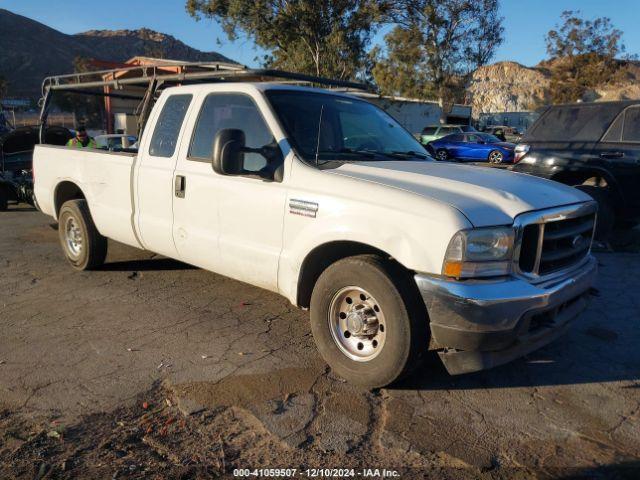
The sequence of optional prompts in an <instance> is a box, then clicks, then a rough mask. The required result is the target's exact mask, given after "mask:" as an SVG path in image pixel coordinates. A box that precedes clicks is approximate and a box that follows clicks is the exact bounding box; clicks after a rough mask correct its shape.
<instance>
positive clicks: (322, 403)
mask: <svg viewBox="0 0 640 480" xmlns="http://www.w3.org/2000/svg"><path fill="white" fill-rule="evenodd" d="M598 259H599V261H600V267H601V270H600V277H599V282H598V290H599V295H598V296H596V297H595V298H593V300H592V303H591V305H590V307H589V309H588V311H587V312H585V314H583V315H582V316H581V318H580V319H579V321H578V322H577V323H576V324H575V325H574V327H573V329H572V330H571V331H570V333H569V334H567V335H566V336H564V337H563V338H561V339H559V340H558V341H557V342H555V343H553V344H552V345H549V346H548V347H546V348H544V349H542V350H540V351H538V352H536V353H535V354H532V355H530V356H529V357H527V358H525V359H522V360H518V361H516V362H513V363H512V364H510V365H507V366H504V367H500V368H496V369H494V370H492V371H487V372H481V373H478V374H471V375H466V376H461V377H450V376H448V375H447V374H446V372H445V371H444V369H443V368H442V367H441V366H440V365H439V364H438V362H437V359H431V360H430V361H429V362H428V364H427V365H425V367H424V368H423V369H422V370H421V371H420V372H417V373H416V374H415V375H414V376H413V377H411V378H409V379H407V380H406V381H405V382H404V383H403V384H401V385H397V386H395V387H394V388H391V389H382V390H378V391H374V392H364V391H361V390H358V389H356V388H353V387H351V386H350V385H348V384H345V383H343V382H341V381H340V380H339V379H337V378H335V377H334V376H333V375H332V373H331V371H330V370H328V369H327V368H326V367H325V365H324V364H323V362H322V360H321V359H320V358H319V356H318V354H317V353H316V350H315V347H314V345H313V339H312V338H311V334H310V328H309V322H308V316H307V313H305V312H302V311H299V310H297V309H296V308H294V307H292V306H291V305H290V304H289V303H288V302H287V301H286V300H285V299H283V298H281V297H279V296H277V295H275V294H273V293H270V292H266V291H264V290H260V289H257V288H254V287H251V286H249V285H246V284H242V283H239V282H236V281H233V280H230V279H227V278H224V277H221V276H218V275H215V274H212V273H209V272H205V271H203V270H199V269H195V268H192V267H190V266H188V265H184V264H182V263H179V262H175V261H173V260H168V259H164V258H161V257H156V256H154V255H152V254H150V253H148V252H141V251H138V250H134V249H131V248H128V247H125V246H122V245H119V244H116V243H110V251H109V257H108V264H107V265H106V266H105V267H104V268H103V269H101V270H100V271H96V272H82V273H78V272H74V271H72V270H71V268H70V267H68V266H67V265H66V263H65V261H64V259H63V257H62V253H61V251H60V248H59V246H58V243H57V232H56V230H55V225H52V220H51V219H50V218H48V217H45V216H44V215H42V214H40V213H38V212H36V211H33V210H32V209H30V208H28V207H25V206H20V207H12V209H11V210H10V211H9V212H3V213H0V272H1V274H0V322H1V323H0V325H1V327H2V333H1V334H0V412H1V413H0V477H1V478H5V477H7V478H9V477H27V478H34V477H35V478H72V477H78V476H83V477H94V478H119V477H123V478H124V477H139V478H166V477H175V478H207V477H211V476H216V475H218V476H228V475H231V474H232V473H233V469H234V468H269V467H279V468H281V467H291V468H298V469H305V468H325V467H326V468H355V469H356V470H355V474H356V476H357V474H358V473H366V472H363V471H362V470H361V469H362V468H387V469H396V470H398V472H399V473H400V475H402V478H413V477H416V478H419V477H424V476H428V477H429V478H451V477H456V478H458V477H461V478H513V477H519V478H538V477H567V478H569V477H570V478H574V476H576V475H577V476H584V477H586V478H592V477H596V478H609V477H610V476H617V477H618V478H638V477H639V476H640V462H639V460H638V458H640V390H639V388H640V349H639V348H638V344H639V343H640V331H639V329H638V324H639V323H640V322H639V321H640V296H639V294H638V292H640V254H637V253H599V254H598Z"/></svg>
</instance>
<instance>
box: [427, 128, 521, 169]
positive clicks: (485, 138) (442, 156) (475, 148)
mask: <svg viewBox="0 0 640 480" xmlns="http://www.w3.org/2000/svg"><path fill="white" fill-rule="evenodd" d="M515 148H516V146H515V144H513V143H508V142H503V141H501V140H500V139H499V138H498V137H495V136H493V135H490V134H488V133H454V134H451V135H447V136H445V137H442V138H439V139H438V140H434V141H433V142H429V143H428V144H427V150H429V152H430V153H431V155H433V156H434V157H435V158H436V159H437V160H463V161H470V162H490V163H513V151H514V149H515Z"/></svg>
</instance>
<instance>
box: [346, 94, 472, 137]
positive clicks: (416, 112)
mask: <svg viewBox="0 0 640 480" xmlns="http://www.w3.org/2000/svg"><path fill="white" fill-rule="evenodd" d="M350 93H351V94H352V95H355V96H357V97H360V98H363V99H365V100H368V101H369V102H371V103H373V104H375V105H377V106H379V107H380V108H382V109H383V110H384V111H385V112H387V113H388V114H389V115H391V116H392V117H393V118H395V119H396V120H397V121H398V122H399V123H400V124H401V125H402V126H403V127H404V128H406V129H407V130H408V131H409V132H411V133H412V134H414V135H419V134H420V132H422V129H423V128H425V127H427V126H430V125H439V124H441V123H447V124H452V125H470V124H471V107H470V106H467V105H459V104H454V105H448V106H445V107H444V108H443V106H441V105H440V104H439V103H438V102H436V101H428V100H418V99H415V98H404V97H387V96H382V95H376V94H373V93H365V92H350Z"/></svg>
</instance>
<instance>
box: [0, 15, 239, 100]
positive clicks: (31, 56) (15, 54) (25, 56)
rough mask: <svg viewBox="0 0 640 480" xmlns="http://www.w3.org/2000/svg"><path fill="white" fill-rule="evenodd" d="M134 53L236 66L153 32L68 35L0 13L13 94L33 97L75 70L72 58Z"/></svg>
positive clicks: (117, 58)
mask: <svg viewBox="0 0 640 480" xmlns="http://www.w3.org/2000/svg"><path fill="white" fill-rule="evenodd" d="M137 55H147V56H162V57H164V58H171V59H178V60H188V61H213V62H232V63H235V62H233V60H230V59H228V58H226V57H225V56H223V55H221V54H219V53H216V52H201V51H200V50H197V49H195V48H191V47H189V46H188V45H186V44H184V43H182V42H181V41H180V40H178V39H176V38H174V37H172V36H170V35H165V34H163V33H158V32H154V31H153V30H148V29H140V30H115V31H113V30H99V31H98V30H94V31H89V32H84V33H79V34H76V35H67V34H65V33H62V32H59V31H57V30H54V29H53V28H50V27H48V26H46V25H43V24H42V23H39V22H36V21H34V20H31V19H29V18H27V17H23V16H21V15H17V14H15V13H12V12H10V11H8V10H4V9H0V75H3V76H4V77H5V78H6V79H7V80H8V82H9V94H10V95H12V96H28V97H37V96H38V95H39V92H40V85H41V83H42V79H43V78H44V77H46V76H48V75H57V74H63V73H71V72H73V61H74V59H75V58H76V57H87V58H96V59H99V60H106V61H111V62H124V61H125V60H128V59H129V58H131V57H134V56H137Z"/></svg>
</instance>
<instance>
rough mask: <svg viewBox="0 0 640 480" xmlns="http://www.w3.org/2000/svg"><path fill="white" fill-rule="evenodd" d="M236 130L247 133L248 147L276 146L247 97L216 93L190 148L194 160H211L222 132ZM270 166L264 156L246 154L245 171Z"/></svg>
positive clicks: (207, 102)
mask: <svg viewBox="0 0 640 480" xmlns="http://www.w3.org/2000/svg"><path fill="white" fill-rule="evenodd" d="M227 128H236V129H239V130H242V131H244V133H245V137H246V146H247V147H249V148H261V147H264V146H265V145H270V144H274V145H275V139H274V138H273V134H272V133H271V130H269V127H268V126H267V124H266V122H265V121H264V119H263V118H262V114H261V113H260V110H258V107H257V106H256V104H255V103H253V100H252V99H251V98H250V97H248V96H246V95H238V94H226V93H213V94H210V95H209V96H207V98H206V99H205V101H204V103H203V104H202V109H201V110H200V116H199V117H198V122H197V123H196V127H195V130H194V134H193V138H192V140H191V147H190V148H189V158H190V159H192V160H205V161H209V160H210V159H211V154H212V150H213V140H214V138H215V136H216V133H218V132H219V131H220V130H224V129H227ZM266 165H267V160H266V159H265V157H264V156H262V155H260V154H258V153H246V154H245V160H244V168H245V170H247V171H249V172H257V171H259V170H261V169H263V168H264V167H265V166H266Z"/></svg>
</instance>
